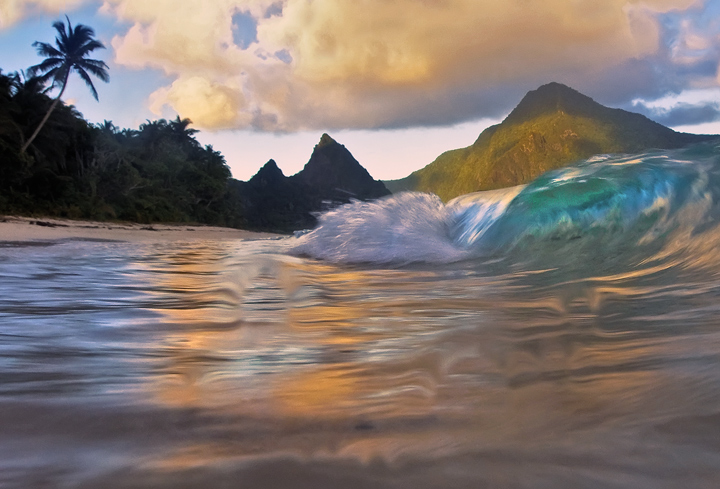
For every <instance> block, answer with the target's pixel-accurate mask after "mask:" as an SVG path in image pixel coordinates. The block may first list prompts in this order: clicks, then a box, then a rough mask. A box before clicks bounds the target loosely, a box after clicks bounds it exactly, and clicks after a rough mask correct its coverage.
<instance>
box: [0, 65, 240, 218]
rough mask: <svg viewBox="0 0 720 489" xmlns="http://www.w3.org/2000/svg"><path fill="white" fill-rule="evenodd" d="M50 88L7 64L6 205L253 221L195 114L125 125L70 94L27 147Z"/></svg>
mask: <svg viewBox="0 0 720 489" xmlns="http://www.w3.org/2000/svg"><path fill="white" fill-rule="evenodd" d="M45 88H46V87H45V85H44V84H43V83H42V82H41V81H40V79H39V78H28V79H25V78H24V77H23V76H21V75H19V74H17V73H10V74H6V73H3V72H2V71H1V70H0V213H5V214H22V215H47V216H58V217H69V218H85V219H99V220H106V219H111V220H127V221H135V222H144V223H150V222H158V221H163V222H200V223H207V224H218V225H228V226H234V227H243V226H244V224H245V220H244V218H243V215H242V204H241V203H240V202H238V201H237V200H238V196H237V195H236V194H234V193H232V192H228V181H229V180H230V169H229V168H228V166H227V164H226V163H225V159H224V158H223V156H222V155H221V154H220V153H219V152H218V151H215V150H214V149H213V148H212V146H205V147H203V146H202V145H201V144H200V143H198V142H197V140H196V139H195V138H194V134H195V133H196V132H197V131H196V130H194V129H191V128H189V124H190V120H188V119H180V118H179V117H178V118H177V119H175V120H172V121H167V120H164V119H160V120H157V121H148V122H146V123H145V124H142V125H141V126H140V127H139V128H138V129H136V130H135V129H120V128H118V127H116V126H115V125H114V124H113V123H112V122H109V121H105V122H104V123H103V124H91V123H88V122H87V121H86V120H85V119H83V117H82V116H81V114H80V113H78V112H77V110H75V108H74V107H72V106H68V105H65V104H64V103H62V102H61V103H59V104H58V106H57V107H56V108H55V110H54V111H53V112H52V114H51V116H50V118H49V119H48V122H47V123H46V124H45V126H44V127H43V129H42V131H40V132H39V134H38V136H37V138H36V139H35V140H34V141H33V143H32V144H31V145H30V146H29V147H28V149H27V152H25V153H23V152H22V151H21V148H22V146H23V144H24V143H25V141H26V139H27V137H28V136H29V135H30V134H31V133H32V132H33V131H34V130H35V128H36V127H37V125H38V123H39V122H40V121H41V119H42V118H43V116H44V115H45V114H46V112H47V110H48V108H49V107H50V105H51V104H52V102H53V100H52V99H51V98H50V97H48V96H47V95H45V93H44V92H45Z"/></svg>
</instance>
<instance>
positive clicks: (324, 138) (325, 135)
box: [315, 133, 337, 148]
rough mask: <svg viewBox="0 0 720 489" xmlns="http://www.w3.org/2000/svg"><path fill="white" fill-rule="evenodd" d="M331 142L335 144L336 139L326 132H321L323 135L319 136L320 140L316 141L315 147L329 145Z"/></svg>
mask: <svg viewBox="0 0 720 489" xmlns="http://www.w3.org/2000/svg"><path fill="white" fill-rule="evenodd" d="M331 144H337V141H335V140H334V139H333V138H331V137H330V135H329V134H328V133H323V135H322V136H321V137H320V142H319V143H317V145H316V146H315V147H316V148H324V147H325V146H330V145H331Z"/></svg>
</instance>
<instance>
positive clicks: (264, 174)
mask: <svg viewBox="0 0 720 489" xmlns="http://www.w3.org/2000/svg"><path fill="white" fill-rule="evenodd" d="M232 185H233V186H234V187H235V189H236V195H237V196H238V198H239V199H241V201H242V204H243V215H244V216H245V220H246V225H247V227H249V228H251V229H262V230H267V231H279V232H287V231H293V230H297V229H305V228H311V227H313V226H315V224H316V223H317V220H316V218H315V214H316V213H318V212H322V211H325V210H328V209H330V208H332V207H335V206H338V205H341V204H345V203H347V202H350V200H352V199H357V200H372V199H377V198H379V197H383V196H385V195H389V194H390V191H389V190H388V189H387V188H385V185H383V183H382V182H380V181H377V180H374V179H373V178H372V177H371V176H370V174H369V173H368V172H367V170H366V169H365V168H363V167H362V165H360V163H358V161H357V160H356V159H355V158H354V157H353V156H352V154H351V153H350V151H348V150H347V149H346V148H345V146H343V145H342V144H339V143H338V142H336V141H335V140H333V139H332V138H331V137H330V136H328V135H327V134H323V135H322V137H321V138H320V142H319V143H318V144H317V145H316V146H315V149H314V150H313V153H312V155H311V157H310V160H309V161H308V162H307V164H306V165H305V167H304V168H303V169H302V170H301V171H300V172H298V173H297V174H295V175H292V176H290V177H286V176H285V175H284V174H283V173H282V171H281V170H280V168H278V167H277V165H276V164H275V161H273V160H270V161H268V162H267V163H266V164H265V166H263V167H262V168H261V169H260V171H258V172H257V174H256V175H255V176H253V177H252V178H251V179H250V180H248V181H247V182H238V181H235V182H234V183H233V184H232Z"/></svg>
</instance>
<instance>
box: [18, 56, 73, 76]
mask: <svg viewBox="0 0 720 489" xmlns="http://www.w3.org/2000/svg"><path fill="white" fill-rule="evenodd" d="M63 63H64V61H63V60H62V59H60V58H47V59H46V60H44V61H43V62H41V63H38V64H36V65H34V66H31V67H30V68H28V69H27V73H28V75H29V76H35V75H37V74H38V73H47V72H48V71H50V70H52V69H53V68H58V67H59V66H60V65H62V64H63Z"/></svg>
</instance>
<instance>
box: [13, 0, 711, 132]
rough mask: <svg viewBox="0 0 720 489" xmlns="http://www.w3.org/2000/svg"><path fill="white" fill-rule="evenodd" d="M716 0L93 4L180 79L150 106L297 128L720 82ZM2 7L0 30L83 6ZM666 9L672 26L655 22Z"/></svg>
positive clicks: (120, 44)
mask: <svg viewBox="0 0 720 489" xmlns="http://www.w3.org/2000/svg"><path fill="white" fill-rule="evenodd" d="M710 1H711V0H605V1H602V2H598V1H594V0H573V1H568V0H542V1H541V0H508V1H505V2H496V1H490V0H486V1H481V0H393V1H387V0H362V1H359V0H214V1H203V0H154V1H148V0H104V2H103V3H102V6H101V7H100V10H101V12H103V13H104V14H106V15H110V16H113V17H115V18H117V19H119V20H121V21H123V22H125V23H128V24H127V25H129V27H124V28H123V30H122V31H121V32H119V33H118V34H116V35H115V36H114V37H113V39H112V48H113V54H114V61H115V62H116V63H117V64H119V65H122V66H124V67H127V68H130V69H143V68H154V69H160V70H162V71H163V72H164V73H165V74H166V75H168V76H170V77H171V78H174V81H173V82H172V83H171V84H170V85H169V86H164V87H161V88H158V89H157V90H155V92H154V93H153V94H152V95H151V97H150V100H149V104H150V108H151V110H153V112H154V113H156V114H161V113H164V112H166V111H168V110H174V111H176V112H178V113H179V114H180V115H181V116H182V117H189V118H190V119H192V120H193V121H194V123H195V125H196V126H197V127H200V128H203V129H227V128H238V129H255V130H261V131H291V132H292V131H303V130H320V129H322V130H335V129H348V128H354V129H369V128H397V127H412V126H431V125H449V124H455V123H458V122H462V121H464V120H471V119H477V118H479V117H483V116H487V117H497V116H499V115H501V114H502V113H503V111H505V113H506V111H507V109H508V103H509V101H510V100H513V101H514V103H517V96H518V94H521V93H524V92H525V91H526V90H528V89H533V88H536V87H537V86H538V85H540V84H542V83H546V82H549V81H560V82H563V83H568V84H570V85H572V86H574V87H575V88H578V89H580V90H581V91H583V90H584V89H588V88H593V87H599V86H601V87H603V89H605V90H607V91H612V90H616V91H618V92H619V91H621V90H623V89H624V90H625V91H626V92H627V93H626V94H625V95H623V96H628V97H630V96H631V97H632V98H637V97H645V98H646V99H649V98H651V97H652V95H657V93H658V92H661V91H668V90H673V91H681V90H683V89H685V88H707V87H716V86H717V85H718V84H719V83H720V68H718V67H719V66H720V54H719V52H718V45H719V44H720V37H719V35H718V32H719V29H718V27H719V26H718V25H717V21H716V22H714V23H713V22H707V21H705V22H704V23H701V22H699V21H697V19H700V18H701V13H702V10H703V8H704V7H705V5H706V4H707V3H708V2H710ZM3 2H4V3H2V4H0V5H2V7H0V9H2V10H0V11H2V12H3V19H5V20H3V22H5V23H11V22H14V21H15V20H17V19H19V18H20V17H21V16H22V15H25V14H26V13H27V12H29V11H30V10H32V9H44V10H47V11H52V12H56V11H57V12H59V11H60V10H62V9H69V8H72V7H73V6H77V5H79V4H80V3H83V2H82V0H74V1H70V0H68V1H64V2H63V1H60V0H30V1H26V2H20V1H16V0H3ZM84 3H86V4H93V3H94V4H97V5H100V2H99V0H95V1H93V0H85V2H84ZM5 11H7V12H5ZM686 13H687V15H688V17H687V18H683V17H682V15H684V14H686ZM676 14H677V17H678V18H680V19H681V20H680V21H679V22H677V23H676V25H674V27H672V29H674V31H673V30H672V29H671V27H668V25H665V24H663V16H664V15H665V16H667V15H676ZM693 15H694V16H695V17H693ZM707 17H708V16H707V15H705V16H704V17H702V18H707ZM236 19H241V20H242V22H240V23H237V22H236V21H235V20H236ZM693 19H695V20H693ZM253 21H254V24H253ZM701 24H702V25H701ZM239 29H245V31H243V32H239ZM671 34H672V35H671ZM583 84H584V86H583ZM653 90H654V91H655V93H653ZM641 92H642V93H641ZM597 93H600V94H601V95H602V93H601V92H600V91H598V92H597ZM624 100H626V101H627V100H629V98H625V99H624Z"/></svg>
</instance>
